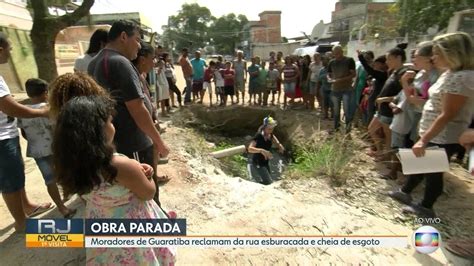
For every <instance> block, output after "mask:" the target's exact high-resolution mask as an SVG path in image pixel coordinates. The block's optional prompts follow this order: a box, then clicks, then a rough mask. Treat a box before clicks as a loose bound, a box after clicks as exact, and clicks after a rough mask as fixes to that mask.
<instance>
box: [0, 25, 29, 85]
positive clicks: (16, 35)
mask: <svg viewBox="0 0 474 266" xmlns="http://www.w3.org/2000/svg"><path fill="white" fill-rule="evenodd" d="M1 30H2V31H3V32H4V33H6V34H7V35H8V39H9V40H10V42H11V45H12V48H13V49H12V52H11V58H10V62H9V63H8V64H2V65H1V67H0V74H1V75H2V76H3V77H4V78H5V81H6V82H7V84H8V87H9V88H10V91H11V92H12V93H16V92H21V91H24V85H25V82H26V80H27V79H29V78H36V77H38V70H37V68H36V62H35V58H34V56H33V46H32V44H31V40H30V36H29V34H30V33H29V31H26V30H19V29H12V28H2V29H1Z"/></svg>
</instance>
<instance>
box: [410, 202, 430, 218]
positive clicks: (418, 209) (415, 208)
mask: <svg viewBox="0 0 474 266" xmlns="http://www.w3.org/2000/svg"><path fill="white" fill-rule="evenodd" d="M402 211H403V212H404V213H413V214H416V215H417V216H418V217H423V218H435V217H436V213H435V212H434V210H433V209H430V208H426V207H424V206H422V205H421V203H417V204H411V205H410V206H406V207H403V209H402Z"/></svg>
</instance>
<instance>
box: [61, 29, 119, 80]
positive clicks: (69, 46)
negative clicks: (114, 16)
mask: <svg viewBox="0 0 474 266" xmlns="http://www.w3.org/2000/svg"><path fill="white" fill-rule="evenodd" d="M110 27H111V26H110V25H92V26H73V27H68V28H66V29H64V30H62V31H60V32H59V34H58V35H57V36H56V46H55V52H56V65H57V67H58V68H64V67H72V66H73V65H74V61H75V59H76V58H77V57H79V56H81V55H83V54H84V53H85V52H86V50H87V48H88V47H89V40H90V38H91V36H92V34H93V33H94V31H95V30H97V29H104V30H107V31H108V30H109V29H110ZM62 73H63V72H62Z"/></svg>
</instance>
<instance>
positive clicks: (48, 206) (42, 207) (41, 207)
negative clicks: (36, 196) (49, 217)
mask: <svg viewBox="0 0 474 266" xmlns="http://www.w3.org/2000/svg"><path fill="white" fill-rule="evenodd" d="M51 208H53V204H51V202H48V203H43V204H40V205H38V206H36V208H35V209H34V210H33V211H32V212H31V213H29V214H26V217H28V218H31V217H35V216H37V215H40V214H42V213H44V212H46V211H48V210H49V209H51Z"/></svg>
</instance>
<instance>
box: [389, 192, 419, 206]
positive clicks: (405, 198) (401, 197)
mask: <svg viewBox="0 0 474 266" xmlns="http://www.w3.org/2000/svg"><path fill="white" fill-rule="evenodd" d="M388 196H389V197H391V198H392V199H394V200H396V201H398V202H401V203H403V204H406V205H410V204H411V202H412V201H413V199H412V198H411V195H410V194H408V193H405V192H403V191H402V190H401V189H399V190H397V191H390V192H389V193H388Z"/></svg>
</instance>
